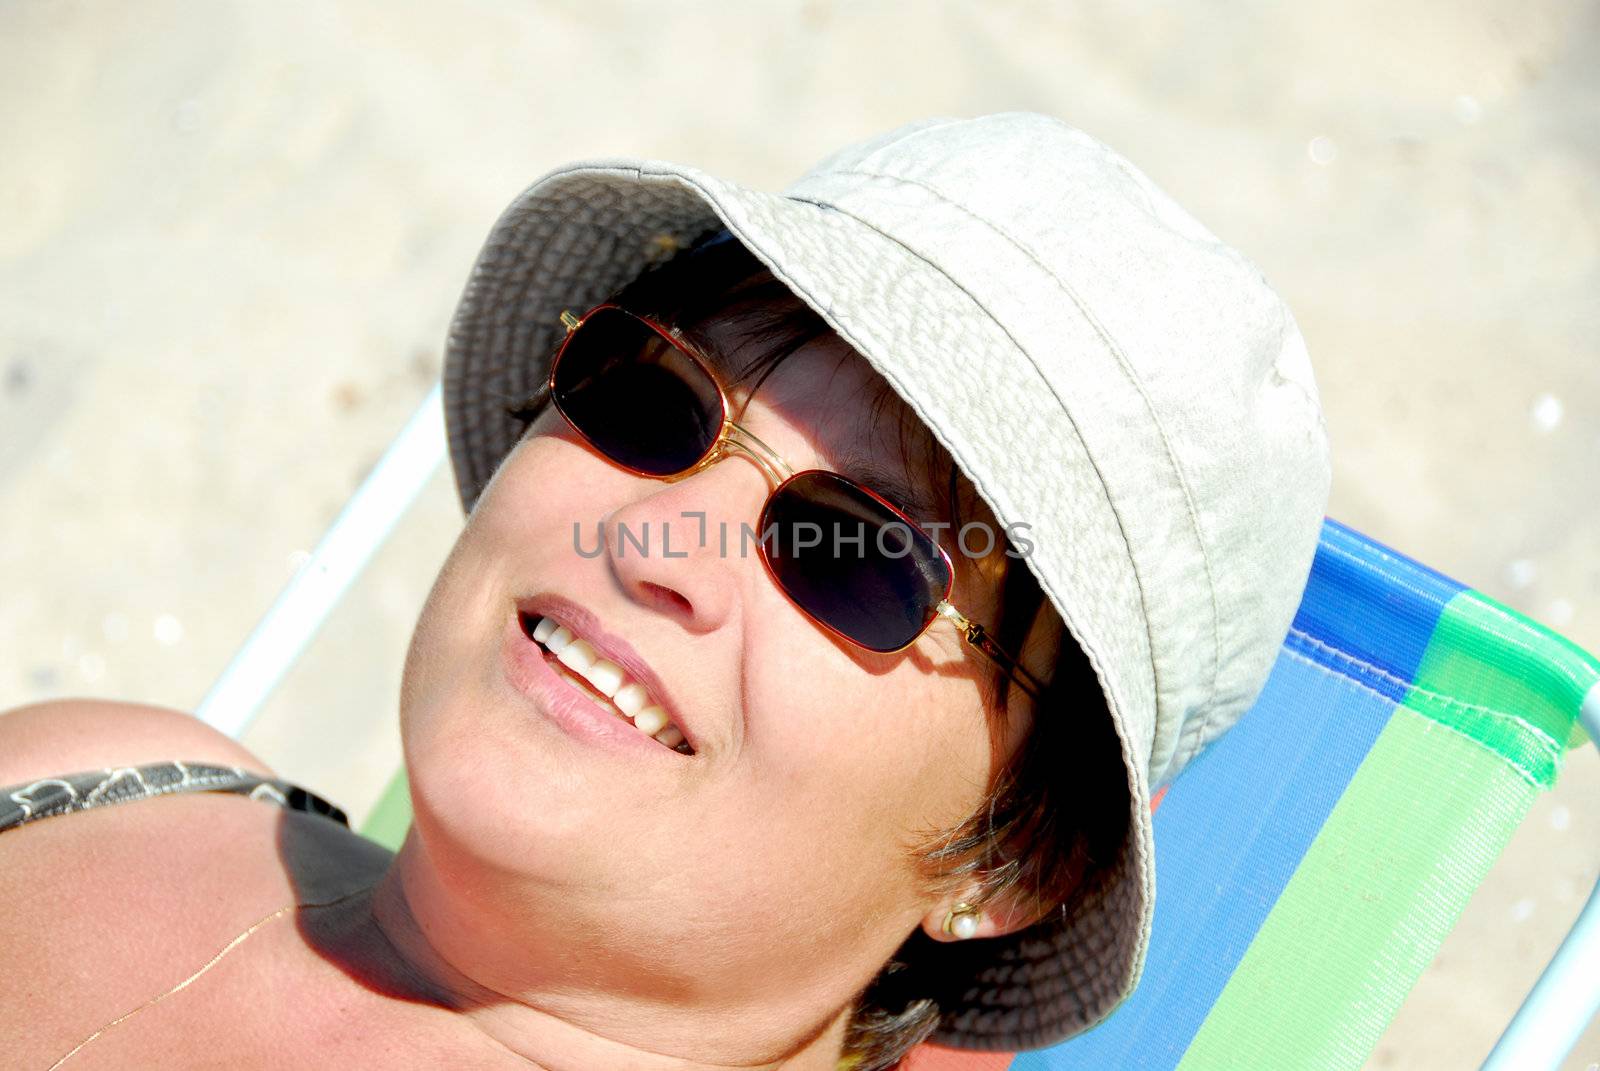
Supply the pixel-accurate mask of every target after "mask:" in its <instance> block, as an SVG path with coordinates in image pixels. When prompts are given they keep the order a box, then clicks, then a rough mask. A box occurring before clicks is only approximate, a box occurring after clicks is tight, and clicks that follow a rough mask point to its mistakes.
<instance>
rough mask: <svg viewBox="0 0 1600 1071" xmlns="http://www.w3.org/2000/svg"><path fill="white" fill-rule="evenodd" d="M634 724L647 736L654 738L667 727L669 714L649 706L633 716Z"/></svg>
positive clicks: (656, 707)
mask: <svg viewBox="0 0 1600 1071" xmlns="http://www.w3.org/2000/svg"><path fill="white" fill-rule="evenodd" d="M633 724H635V725H637V726H638V727H639V731H640V732H641V733H644V735H646V736H654V735H656V734H657V733H659V732H660V731H661V730H662V729H665V728H666V727H667V712H666V711H665V710H662V709H661V708H660V707H658V706H648V707H645V708H644V709H643V710H641V711H639V713H637V714H635V715H634V716H633Z"/></svg>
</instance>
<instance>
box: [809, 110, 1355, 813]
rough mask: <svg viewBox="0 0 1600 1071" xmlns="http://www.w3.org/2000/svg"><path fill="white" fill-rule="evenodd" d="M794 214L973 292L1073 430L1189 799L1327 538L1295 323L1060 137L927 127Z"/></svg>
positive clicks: (1000, 128) (1203, 237)
mask: <svg viewBox="0 0 1600 1071" xmlns="http://www.w3.org/2000/svg"><path fill="white" fill-rule="evenodd" d="M785 194H786V195H787V196H789V197H791V198H794V199H796V200H803V201H807V202H810V203H812V204H816V205H819V206H822V207H825V208H827V209H830V210H832V211H835V212H840V213H844V214H847V215H849V216H851V217H853V218H854V219H856V220H858V221H860V222H861V223H863V224H865V225H867V226H869V227H872V228H873V229H875V230H877V231H878V232H880V233H881V234H883V235H885V236H886V237H888V238H889V239H891V240H893V241H895V242H897V243H899V244H901V245H902V246H904V247H905V248H906V249H908V250H909V251H910V252H911V253H912V254H914V255H915V256H916V257H917V258H918V259H919V260H921V261H922V262H923V263H925V264H926V265H928V266H929V267H931V268H933V269H934V270H936V271H938V272H940V273H942V274H943V275H945V276H946V277H948V278H949V279H950V280H951V281H952V282H953V283H955V285H956V286H958V287H960V288H961V289H963V290H965V291H966V292H967V293H968V294H970V295H971V296H972V297H973V299H974V301H975V302H976V303H977V305H979V306H981V307H982V308H983V310H984V311H985V312H986V313H987V314H988V315H989V316H991V317H993V318H994V320H995V321H996V322H997V323H998V324H999V326H1000V327H1001V329H1003V330H1004V331H1005V333H1006V334H1007V335H1008V336H1010V338H1011V340H1012V341H1013V342H1015V343H1016V345H1017V346H1018V347H1019V348H1020V349H1021V350H1022V351H1023V352H1024V353H1025V355H1026V357H1027V358H1028V360H1030V361H1031V362H1032V363H1033V365H1034V366H1035V367H1036V368H1037V369H1038V372H1039V376H1040V380H1041V384H1040V385H1041V389H1044V390H1047V391H1050V392H1051V393H1052V394H1053V395H1054V399H1055V401H1056V402H1057V403H1058V404H1059V405H1060V407H1061V408H1062V409H1063V410H1065V411H1066V413H1067V414H1068V415H1069V417H1070V418H1071V421H1072V423H1073V425H1074V426H1075V427H1076V429H1077V430H1078V433H1079V435H1080V436H1081V437H1082V439H1083V442H1084V446H1085V447H1086V449H1087V452H1088V455H1089V459H1090V460H1091V462H1092V463H1093V465H1094V467H1095V469H1096V471H1097V474H1098V477H1099V479H1100V480H1101V482H1102V483H1103V485H1104V488H1105V492H1106V494H1107V496H1108V498H1109V500H1110V506H1111V508H1112V510H1113V511H1114V513H1115V516H1116V520H1117V523H1118V526H1119V527H1120V529H1121V531H1122V534H1123V536H1124V538H1125V540H1126V549H1127V554H1128V564H1129V566H1130V567H1131V569H1132V572H1133V574H1134V576H1135V577H1136V580H1137V588H1138V592H1139V597H1140V600H1141V602H1142V608H1141V613H1142V616H1143V618H1144V621H1143V625H1144V626H1145V627H1146V629H1147V631H1148V658H1149V661H1150V666H1151V674H1152V681H1151V685H1152V688H1153V691H1154V695H1155V710H1154V723H1153V724H1151V725H1149V726H1147V727H1145V728H1144V731H1145V732H1147V734H1148V735H1147V739H1145V740H1144V741H1143V744H1144V753H1145V754H1147V755H1148V761H1147V765H1146V770H1145V772H1146V775H1147V777H1148V779H1149V783H1150V784H1151V786H1152V787H1154V786H1156V785H1159V784H1162V783H1165V782H1166V781H1169V780H1171V778H1172V777H1174V776H1176V774H1177V773H1178V771H1179V770H1181V769H1182V767H1183V766H1184V765H1185V764H1186V763H1187V762H1188V761H1189V760H1190V759H1192V758H1193V757H1194V756H1195V755H1196V754H1197V753H1198V752H1199V751H1200V750H1201V749H1202V748H1203V747H1204V745H1205V744H1206V743H1207V742H1209V741H1210V740H1211V739H1213V738H1215V737H1216V736H1217V735H1218V734H1220V733H1221V732H1222V731H1223V730H1224V729H1226V728H1227V727H1228V726H1230V725H1232V724H1233V722H1234V721H1236V720H1237V718H1238V717H1239V715H1241V714H1242V713H1243V712H1244V710H1245V709H1247V708H1248V707H1249V705H1250V704H1251V703H1252V702H1253V701H1254V699H1255V697H1256V695H1257V694H1258V693H1259V691H1260V688H1261V686H1262V685H1263V684H1264V683H1265V680H1266V676H1267V674H1268V672H1269V671H1270V669H1271V665H1272V662H1273V660H1274V659H1275V657H1276V654H1277V650H1278V647H1279V645H1280V644H1281V642H1282V640H1283V637H1284V635H1285V633H1286V632H1287V631H1288V628H1289V625H1290V622H1291V620H1292V618H1293V615H1294V611H1295V609H1296V608H1297V606H1298V604H1299V600H1300V596H1301V594H1302V591H1303V587H1304V582H1305V578H1306V574H1307V571H1308V570H1309V568H1310V562H1311V557H1312V555H1313V553H1314V551H1315V546H1316V537H1317V532H1318V531H1319V530H1320V527H1321V521H1322V513H1323V510H1324V508H1325V504H1326V501H1327V493H1328V487H1329V482H1330V479H1331V468H1330V464H1329V457H1328V442H1327V430H1326V424H1325V422H1324V420H1323V415H1322V409H1321V404H1320V399H1319V396H1318V391H1317V387H1316V383H1315V380H1314V378H1313V375H1312V371H1311V364H1310V360H1309V357H1308V356H1307V353H1306V347H1305V343H1304V340H1303V339H1302V337H1301V335H1300V332H1299V329H1298V327H1297V326H1296V324H1295V322H1294V318H1293V316H1292V314H1291V313H1290V311H1289V309H1288V307H1287V305H1286V304H1285V303H1284V302H1283V301H1282V299H1281V298H1280V297H1279V296H1278V295H1277V293H1276V292H1274V291H1273V289H1272V287H1271V286H1270V285H1269V284H1268V283H1267V281H1266V279H1265V278H1264V277H1263V276H1262V274H1261V272H1260V271H1259V270H1258V269H1257V268H1256V267H1255V266H1254V265H1253V264H1251V263H1250V262H1249V261H1248V260H1247V259H1246V258H1245V257H1244V256H1243V255H1241V254H1240V253H1239V252H1238V251H1237V250H1235V249H1233V248H1232V247H1230V246H1228V245H1226V244H1225V243H1223V242H1222V241H1220V240H1219V239H1218V238H1217V237H1216V236H1215V235H1214V234H1212V233H1211V231H1210V230H1208V229H1207V228H1206V227H1205V226H1204V225H1202V224H1201V223H1200V222H1199V221H1198V220H1196V219H1195V218H1194V217H1193V216H1192V215H1190V214H1189V213H1188V212H1187V211H1185V210H1184V209H1183V208H1182V207H1180V206H1179V205H1178V204H1177V203H1176V202H1175V201H1174V200H1173V199H1172V198H1171V197H1169V196H1168V195H1167V194H1166V193H1165V192H1163V191H1162V190H1161V189H1159V188H1158V187H1157V186H1156V185H1155V184H1154V183H1153V182H1152V181H1151V180H1150V179H1149V178H1148V177H1147V176H1145V175H1144V174H1143V173H1142V172H1141V171H1140V170H1139V169H1138V168H1136V167H1135V166H1134V165H1133V164H1131V163H1130V162H1129V161H1127V160H1126V159H1124V158H1123V157H1122V156H1120V155H1118V154H1117V153H1116V152H1114V151H1113V150H1112V149H1110V148H1109V147H1107V146H1106V145H1104V144H1103V143H1101V142H1099V141H1098V140H1096V139H1095V138H1093V137H1090V136H1089V135H1087V134H1085V133H1083V132H1082V131H1079V130H1076V129H1074V128H1072V127H1070V126H1068V125H1066V124H1065V123H1062V122H1061V121H1059V120H1057V119H1054V118H1052V117H1048V116H1043V115H1035V114H1030V113H1008V114H1002V115H992V116H985V117H983V118H980V119H973V120H949V119H934V120H924V121H921V122H917V123H913V124H910V125H908V126H905V127H902V128H900V129H898V130H895V131H892V132H890V133H888V134H885V135H883V136H880V137H877V138H873V139H871V140H868V141H865V142H862V143H860V144H858V145H855V146H851V147H849V148H846V149H844V150H841V151H840V152H837V153H834V154H833V155H832V156H830V157H828V158H827V159H825V160H824V161H822V162H821V163H819V164H818V165H817V166H816V167H814V168H813V169H812V170H811V171H809V172H808V173H807V174H806V175H805V176H803V177H802V178H801V179H800V180H798V181H797V182H795V183H794V184H793V185H792V186H790V187H789V188H788V189H787V190H786V191H785ZM889 285H892V283H891V284H889ZM932 315H933V313H932V312H931V311H930V317H931V316H932ZM971 374H972V375H974V376H979V377H981V376H983V374H984V369H982V368H973V369H971ZM1020 412H1022V411H1013V412H1008V414H1007V416H1008V419H1011V418H1014V416H1015V415H1017V414H1018V413H1020ZM1033 430H1034V429H1030V428H1028V427H1026V426H1019V425H1017V424H1015V423H1013V424H1011V426H1010V428H1009V431H1010V433H1011V434H1012V435H1014V436H1015V437H1017V438H1018V439H1019V440H1024V441H1026V440H1027V439H1028V438H1029V436H1030V432H1031V431H1033ZM1039 430H1041V431H1042V429H1039ZM1039 448H1046V449H1047V445H1046V446H1045V447H1036V448H1035V449H1033V450H1032V451H1031V455H1032V462H1033V464H1036V463H1037V461H1038V449H1039ZM968 475H969V476H970V477H971V478H972V479H973V481H974V483H975V484H976V485H977V486H978V487H979V489H980V491H986V492H989V494H986V496H985V497H986V498H990V495H991V494H992V495H993V498H991V504H993V502H994V501H995V500H1000V499H1009V500H1012V501H1017V500H1020V499H1023V498H1025V497H1026V494H1025V488H1023V487H1022V486H1021V485H1022V484H1024V483H1026V482H1027V481H1029V480H1030V479H1031V478H1032V475H1033V472H1032V465H1031V464H1030V465H1018V466H1013V467H1011V468H1006V467H1004V466H1002V467H1000V468H997V469H995V470H992V471H983V472H971V471H969V472H968ZM1011 492H1016V493H1011ZM1000 519H1001V521H1002V522H1003V523H1004V522H1006V521H1011V520H1022V521H1028V520H1029V519H1030V518H1028V517H1005V516H1002V517H1001V518H1000ZM1041 535H1043V533H1041ZM1058 609H1061V610H1062V611H1063V616H1064V617H1067V619H1068V620H1069V622H1070V620H1071V617H1070V610H1069V608H1068V607H1061V606H1058ZM1079 639H1080V641H1087V642H1089V643H1093V642H1094V640H1093V638H1089V637H1079ZM1138 705H1139V704H1137V703H1135V704H1132V706H1133V707H1137V706H1138ZM1133 728H1134V729H1135V731H1139V727H1138V726H1134V727H1133Z"/></svg>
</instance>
